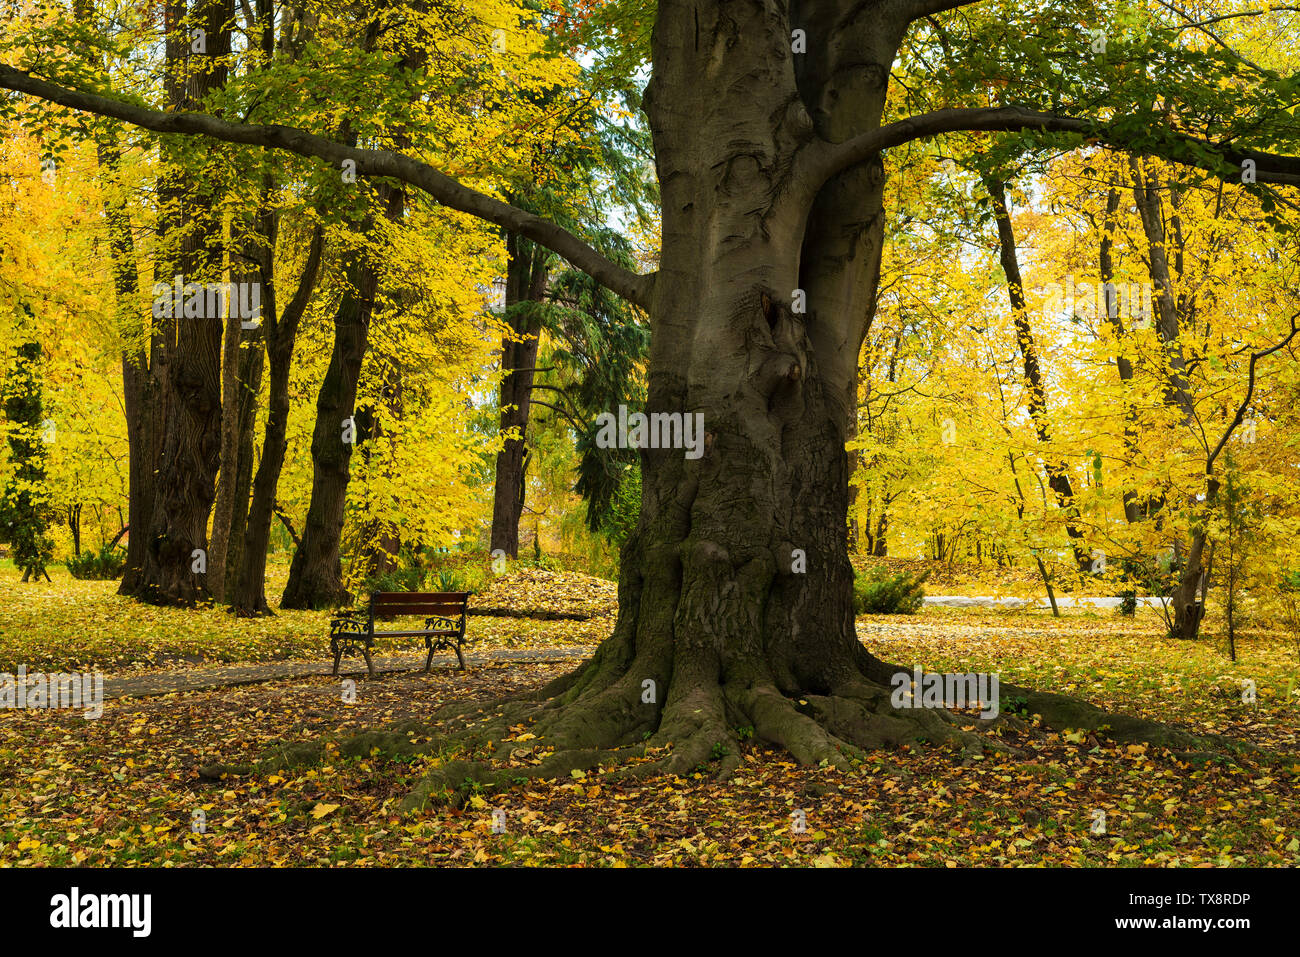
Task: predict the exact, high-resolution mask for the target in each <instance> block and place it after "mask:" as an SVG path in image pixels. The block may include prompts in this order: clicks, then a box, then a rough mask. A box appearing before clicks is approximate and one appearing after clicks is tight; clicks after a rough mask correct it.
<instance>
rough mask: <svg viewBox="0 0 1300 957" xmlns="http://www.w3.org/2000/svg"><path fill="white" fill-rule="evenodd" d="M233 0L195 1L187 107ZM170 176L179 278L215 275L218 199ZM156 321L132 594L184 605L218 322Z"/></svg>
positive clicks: (210, 74)
mask: <svg viewBox="0 0 1300 957" xmlns="http://www.w3.org/2000/svg"><path fill="white" fill-rule="evenodd" d="M175 9H176V10H179V9H180V8H179V7H177V8H175ZM233 9H234V7H233V2H232V0H206V2H203V3H202V4H201V6H200V13H199V16H198V18H197V22H198V24H199V25H200V26H201V27H202V28H203V29H205V30H206V35H207V38H206V45H207V54H206V58H205V59H206V60H207V61H208V62H205V63H203V64H202V68H200V69H196V70H194V72H193V74H192V75H191V76H190V79H189V84H188V91H187V95H186V98H185V99H186V102H185V104H184V106H185V107H186V108H191V109H193V108H196V107H197V105H198V103H199V102H200V101H201V100H202V99H203V98H204V97H205V96H206V95H207V94H208V93H210V92H212V91H213V90H215V89H217V88H219V87H220V86H222V85H223V84H224V83H225V79H226V65H225V61H226V58H227V56H228V54H229V50H230V20H231V17H232V16H233ZM171 22H172V25H173V26H175V25H176V23H177V21H171ZM171 33H176V34H178V33H179V31H176V30H173V31H171ZM174 46H175V47H178V49H175V50H174V49H173V47H174ZM187 50H188V45H185V44H184V43H183V40H182V39H181V38H180V37H179V36H171V35H170V34H169V39H168V58H169V60H171V61H173V66H172V68H173V69H175V68H177V66H178V63H177V61H178V60H179V59H180V58H183V57H184V55H185V51H187ZM169 73H170V71H169ZM175 176H176V173H175V170H174V169H173V171H172V173H171V179H172V182H171V183H170V184H169V185H168V186H167V188H166V189H165V190H164V195H166V196H167V197H168V198H169V199H171V200H180V201H179V202H176V203H175V205H173V206H171V207H170V208H171V209H172V210H175V211H179V210H181V209H182V208H185V209H193V210H194V215H193V219H192V220H191V221H190V222H189V223H188V224H187V226H186V228H185V230H184V232H183V235H182V239H181V249H180V255H179V256H178V257H177V266H178V270H179V272H180V273H181V274H182V275H183V276H184V278H185V281H186V282H190V281H193V282H217V281H220V278H221V268H222V243H221V240H220V236H221V232H222V218H221V212H220V210H219V207H218V205H217V204H216V203H215V201H214V199H213V197H211V196H206V195H203V194H202V193H196V192H195V191H194V190H192V189H190V188H188V187H187V186H178V185H177V184H176V183H175V181H174V180H175ZM173 215H176V213H173ZM163 322H164V328H163V331H162V335H163V337H164V339H165V341H166V346H165V350H164V351H165V354H166V359H165V361H164V362H162V363H160V364H159V367H158V368H157V369H156V370H155V371H156V373H157V374H158V375H159V377H160V380H161V393H162V394H161V423H162V437H161V448H160V454H159V458H158V471H157V478H156V486H155V499H154V507H153V514H152V516H151V520H150V522H149V524H148V525H147V526H146V527H145V528H142V529H141V531H144V532H145V534H146V536H147V543H146V548H145V552H144V562H143V565H142V567H141V569H140V573H139V576H138V579H137V581H136V582H135V588H134V589H133V592H132V594H133V595H134V596H135V597H137V598H140V599H141V600H144V601H148V602H153V603H156V604H169V605H170V604H176V605H190V604H194V603H196V602H201V601H206V600H207V599H208V597H209V590H208V587H207V573H206V570H207V559H208V556H207V546H208V514H209V512H210V511H211V508H212V503H213V498H214V497H215V493H216V475H217V465H218V460H219V454H220V444H221V443H220V416H221V339H222V336H221V331H222V330H221V321H220V320H219V319H213V318H207V319H197V320H195V319H186V318H183V317H175V318H172V319H169V320H163ZM133 537H134V529H133Z"/></svg>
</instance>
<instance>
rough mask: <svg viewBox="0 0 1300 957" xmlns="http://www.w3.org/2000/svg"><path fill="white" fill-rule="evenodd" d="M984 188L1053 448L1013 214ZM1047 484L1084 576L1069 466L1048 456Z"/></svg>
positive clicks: (1044, 434) (1037, 417)
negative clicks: (1063, 519) (1053, 496)
mask: <svg viewBox="0 0 1300 957" xmlns="http://www.w3.org/2000/svg"><path fill="white" fill-rule="evenodd" d="M984 187H985V189H986V190H987V191H988V194H989V198H990V200H991V201H992V203H993V213H994V218H995V220H996V222H997V227H998V257H999V259H1000V260H1001V262H1002V272H1003V275H1004V276H1005V277H1006V280H1007V291H1008V293H1009V294H1010V297H1011V315H1012V320H1013V321H1014V323H1015V327H1016V344H1017V345H1018V346H1019V348H1020V356H1021V359H1022V361H1023V363H1024V383H1025V389H1026V391H1028V393H1029V418H1030V420H1031V421H1032V422H1033V423H1034V432H1035V434H1036V435H1037V436H1038V443H1039V445H1044V446H1046V445H1050V444H1051V441H1052V434H1051V426H1050V424H1049V423H1048V420H1047V388H1046V386H1045V385H1044V384H1043V371H1042V366H1041V365H1040V364H1039V361H1038V347H1037V345H1036V344H1035V342H1034V331H1033V328H1032V327H1031V326H1030V324H1029V311H1028V309H1026V307H1025V287H1024V282H1023V280H1022V279H1021V277H1020V254H1019V250H1018V247H1017V246H1016V235H1015V231H1014V230H1013V229H1012V226H1011V212H1010V210H1009V209H1008V207H1007V194H1006V188H1005V187H1004V186H1003V184H1002V183H1001V181H999V180H997V179H995V178H994V177H992V176H985V177H984ZM1044 467H1045V468H1046V470H1047V485H1048V488H1050V489H1051V490H1052V492H1053V494H1054V495H1055V496H1056V502H1057V505H1058V506H1059V507H1060V508H1061V510H1062V512H1063V513H1064V516H1065V533H1066V535H1068V536H1069V538H1070V550H1071V551H1072V552H1073V554H1074V563H1075V565H1076V566H1077V567H1078V569H1079V572H1080V573H1081V574H1088V573H1089V571H1090V570H1091V567H1092V562H1091V555H1090V554H1089V552H1088V549H1087V547H1086V546H1085V545H1084V532H1083V529H1082V528H1081V527H1080V525H1079V509H1078V507H1077V506H1076V505H1075V503H1074V487H1073V485H1072V483H1071V482H1070V475H1069V473H1068V472H1067V471H1066V468H1065V466H1064V465H1063V464H1062V463H1061V462H1060V461H1058V460H1055V459H1054V458H1053V457H1052V456H1050V455H1048V456H1045V457H1044Z"/></svg>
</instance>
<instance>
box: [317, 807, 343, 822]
mask: <svg viewBox="0 0 1300 957" xmlns="http://www.w3.org/2000/svg"><path fill="white" fill-rule="evenodd" d="M338 809H339V805H337V804H317V805H316V806H315V807H314V808H312V809H311V816H312V817H314V818H315V819H316V820H318V821H319V820H320V819H321V818H323V817H324V816H325V815H326V814H333V813H334V812H335V811H337V810H338Z"/></svg>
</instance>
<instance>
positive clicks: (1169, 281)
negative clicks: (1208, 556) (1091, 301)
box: [1129, 158, 1218, 639]
mask: <svg viewBox="0 0 1300 957" xmlns="http://www.w3.org/2000/svg"><path fill="white" fill-rule="evenodd" d="M1129 170H1130V172H1131V174H1132V176H1133V197H1134V200H1135V201H1136V203H1137V208H1138V214H1139V215H1140V217H1141V220H1142V231H1143V232H1144V233H1145V234H1146V239H1147V246H1148V264H1149V268H1150V273H1151V282H1152V284H1153V285H1154V286H1155V290H1154V295H1153V296H1152V299H1153V300H1154V303H1155V306H1156V312H1157V314H1156V330H1157V332H1158V333H1159V336H1160V341H1161V343H1162V344H1163V346H1164V351H1165V355H1164V357H1163V358H1164V373H1165V390H1164V397H1165V404H1166V405H1168V406H1170V407H1171V408H1175V409H1177V410H1178V411H1179V413H1180V414H1181V415H1182V423H1183V425H1184V426H1187V427H1190V426H1192V425H1193V422H1194V420H1195V417H1196V408H1195V403H1194V401H1193V398H1192V387H1191V382H1190V380H1189V378H1188V374H1187V363H1186V360H1185V359H1184V357H1183V348H1182V342H1181V340H1180V338H1179V333H1180V329H1181V327H1182V322H1181V316H1180V312H1179V302H1180V301H1182V302H1183V303H1184V304H1185V303H1186V300H1181V299H1176V298H1175V290H1174V279H1173V274H1172V272H1171V270H1170V268H1169V257H1168V248H1169V245H1168V243H1169V240H1168V234H1167V232H1166V230H1165V221H1164V212H1163V209H1162V204H1161V202H1160V194H1159V192H1158V190H1157V188H1156V184H1155V183H1154V182H1153V180H1152V178H1151V177H1150V176H1149V175H1148V174H1147V173H1146V172H1145V171H1144V170H1143V168H1142V164H1141V163H1140V162H1139V161H1138V160H1137V159H1135V158H1131V159H1130V160H1129ZM1178 255H1180V256H1181V252H1179V253H1178ZM1208 483H1209V484H1208V487H1207V495H1206V502H1205V505H1206V506H1207V507H1208V506H1210V505H1212V503H1213V498H1214V492H1215V491H1216V490H1217V487H1218V486H1217V482H1215V480H1214V479H1213V477H1210V478H1209V479H1208ZM1191 504H1192V507H1193V508H1195V507H1196V505H1197V503H1195V502H1192V503H1191ZM1206 540H1207V539H1206V534H1205V531H1204V529H1203V528H1201V527H1199V525H1198V526H1197V527H1194V528H1193V530H1192V535H1191V541H1190V543H1189V545H1188V548H1187V552H1186V555H1185V558H1184V561H1183V566H1182V571H1181V572H1180V574H1179V576H1178V583H1177V584H1176V585H1175V586H1174V589H1173V591H1172V593H1171V594H1170V597H1169V601H1170V604H1171V605H1172V606H1173V627H1172V629H1171V630H1170V633H1171V635H1172V636H1173V637H1176V638H1186V639H1191V638H1195V637H1196V636H1197V635H1198V634H1199V633H1200V627H1201V621H1202V619H1203V618H1204V617H1205V604H1204V599H1205V591H1206V588H1207V587H1208V576H1207V575H1206V572H1205V568H1204V567H1203V566H1202V559H1203V557H1204V554H1205V546H1206Z"/></svg>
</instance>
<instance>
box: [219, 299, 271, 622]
mask: <svg viewBox="0 0 1300 957" xmlns="http://www.w3.org/2000/svg"><path fill="white" fill-rule="evenodd" d="M255 275H256V274H255ZM266 297H267V294H266V292H264V293H263V299H262V307H263V309H265V308H267V306H268V303H267V298H266ZM263 328H264V326H263V327H259V328H258V329H255V330H252V331H251V332H250V331H249V330H245V338H246V341H248V342H249V343H250V345H249V346H248V347H247V348H245V349H243V350H241V353H240V359H239V452H238V458H237V460H238V463H239V464H238V467H237V470H236V472H235V494H234V500H235V507H234V511H233V512H232V513H231V516H230V539H229V544H228V545H227V551H226V578H225V582H226V584H225V591H224V592H223V594H222V600H223V601H225V602H226V604H228V605H231V606H237V604H238V596H239V591H238V588H239V579H240V570H241V569H242V568H243V566H244V557H245V552H244V536H245V534H246V533H247V531H248V512H249V499H250V496H251V494H252V488H253V444H254V442H253V433H254V425H255V424H256V419H257V400H258V396H259V395H260V394H261V391H262V375H263V373H264V372H265V370H266V352H265V351H264V340H263V332H262V329H263ZM262 567H263V574H265V558H263V561H262Z"/></svg>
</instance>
